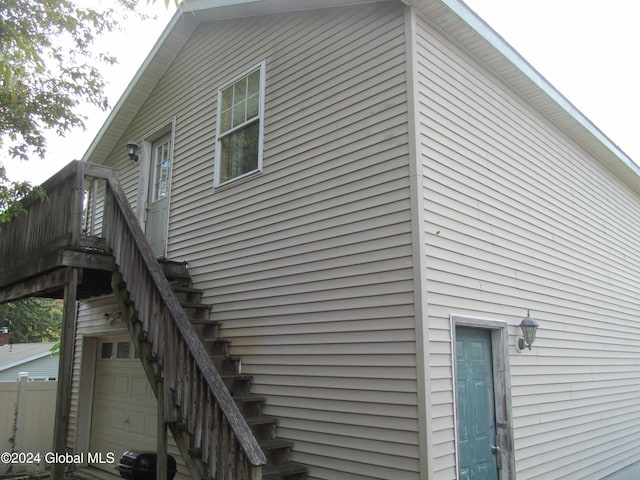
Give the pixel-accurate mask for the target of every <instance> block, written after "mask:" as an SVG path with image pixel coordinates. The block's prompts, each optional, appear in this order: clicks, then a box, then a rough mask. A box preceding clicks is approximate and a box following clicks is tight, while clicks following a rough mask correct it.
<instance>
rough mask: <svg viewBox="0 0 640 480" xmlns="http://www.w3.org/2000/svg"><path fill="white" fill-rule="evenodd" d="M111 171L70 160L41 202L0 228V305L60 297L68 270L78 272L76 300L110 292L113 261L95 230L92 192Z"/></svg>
mask: <svg viewBox="0 0 640 480" xmlns="http://www.w3.org/2000/svg"><path fill="white" fill-rule="evenodd" d="M113 175H114V173H113V171H111V170H109V169H106V168H102V167H99V166H94V165H89V164H85V163H81V162H72V163H70V164H69V165H67V167H65V168H64V169H63V170H61V171H60V172H59V173H58V174H57V175H55V176H54V177H52V178H51V179H49V180H47V182H45V183H44V184H43V185H42V187H43V188H44V190H45V192H46V194H47V200H45V201H39V200H35V201H31V202H26V205H25V208H26V210H27V213H26V214H25V215H23V216H21V217H19V218H16V219H14V220H13V221H11V222H9V223H5V224H0V303H4V302H10V301H13V300H18V299H20V298H25V297H29V296H39V297H48V298H62V296H63V292H64V285H65V284H66V283H67V281H68V275H69V273H68V272H69V271H68V267H73V268H79V269H81V270H80V280H79V281H80V283H79V286H78V299H80V300H81V299H86V298H90V297H93V296H97V295H102V294H105V293H109V292H110V291H111V274H112V272H113V266H114V264H113V258H112V256H111V255H110V254H109V252H108V251H107V250H106V247H105V242H104V240H103V239H102V236H101V234H100V230H99V219H98V218H97V217H98V213H99V208H100V207H99V205H98V204H97V202H96V200H95V199H96V195H95V194H94V192H96V191H98V190H99V189H100V182H104V181H106V179H107V178H109V177H110V176H113Z"/></svg>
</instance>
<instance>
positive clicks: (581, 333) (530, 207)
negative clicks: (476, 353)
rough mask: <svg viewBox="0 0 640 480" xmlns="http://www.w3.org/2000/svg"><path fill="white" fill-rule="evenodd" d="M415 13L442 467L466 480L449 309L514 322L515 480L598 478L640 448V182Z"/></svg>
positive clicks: (438, 462) (437, 465) (437, 462)
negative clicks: (524, 324) (458, 468)
mask: <svg viewBox="0 0 640 480" xmlns="http://www.w3.org/2000/svg"><path fill="white" fill-rule="evenodd" d="M419 25H420V28H421V32H420V36H419V42H418V43H419V47H420V51H419V53H420V56H421V58H420V63H421V68H422V71H421V76H420V92H419V97H420V102H421V103H420V112H421V114H422V137H421V140H422V149H423V150H422V159H423V169H424V170H423V172H424V181H425V189H424V206H425V217H426V224H425V233H426V236H427V259H426V262H427V268H428V292H427V299H428V303H429V325H430V333H429V335H430V349H431V357H430V365H431V378H432V384H431V385H432V400H431V401H432V407H433V415H434V430H435V431H434V432H433V438H434V444H435V446H434V452H438V453H439V455H437V456H436V458H434V470H435V472H436V475H437V478H442V479H446V478H455V470H454V463H453V460H454V443H453V442H454V436H453V428H454V426H453V417H452V412H453V410H452V409H453V406H452V398H453V397H452V382H451V354H450V352H451V349H450V331H449V328H450V326H449V315H450V314H452V313H455V314H467V315H476V316H482V317H488V318H495V319H500V320H507V321H508V322H509V323H510V324H511V325H512V327H511V328H510V334H511V335H510V345H509V348H510V353H511V355H510V359H509V361H510V367H511V386H512V392H511V394H512V402H513V423H514V435H515V449H516V451H515V458H516V470H517V475H518V478H519V479H534V478H535V479H546V478H550V477H553V478H558V479H560V478H562V479H582V478H600V477H602V476H604V475H606V474H608V473H611V472H613V471H616V470H618V469H620V468H622V467H624V466H625V465H627V464H628V463H630V462H632V461H634V460H637V458H638V457H639V456H640V442H639V440H640V438H638V433H637V432H638V431H640V429H639V428H638V427H640V405H639V404H638V402H637V398H638V395H639V394H640V380H639V379H638V376H637V365H638V360H639V359H640V353H638V352H640V350H639V347H640V324H639V323H638V313H639V312H640V298H639V297H638V293H637V285H638V281H639V280H640V278H639V277H640V275H639V273H638V272H640V269H639V267H640V253H639V252H638V249H637V238H638V232H640V202H639V198H638V195H637V193H634V192H631V191H630V190H629V189H628V188H627V187H626V186H625V185H624V184H623V182H622V181H620V180H619V179H617V178H615V177H614V176H613V175H611V174H610V172H609V171H607V170H606V169H605V168H604V167H602V166H601V165H600V164H598V163H596V161H595V160H594V159H593V158H592V157H590V156H589V155H588V153H587V152H585V151H584V150H582V149H581V148H579V147H578V146H577V145H576V144H575V143H574V142H573V141H572V140H571V139H570V138H568V137H567V136H566V135H565V134H564V133H563V132H562V131H560V130H559V129H558V128H556V127H554V126H553V125H551V124H550V123H549V121H547V120H545V119H544V118H541V116H540V115H539V114H537V112H536V111H535V110H534V109H533V108H532V107H531V106H529V105H526V104H524V103H523V102H522V101H521V100H519V98H518V97H517V96H516V95H515V94H514V92H511V91H510V90H509V89H508V88H507V87H505V86H504V85H503V84H501V83H500V82H499V81H498V80H497V79H496V78H495V77H493V76H492V75H490V74H489V73H488V72H486V71H484V70H483V69H482V68H481V67H479V66H478V65H477V64H475V63H474V62H473V61H471V60H470V59H469V57H467V56H466V55H465V54H463V53H461V52H460V51H458V50H456V49H455V48H452V46H451V44H450V43H448V41H447V40H446V39H444V38H442V37H441V36H440V35H438V34H437V33H435V32H434V30H433V28H431V27H430V26H429V24H427V23H426V22H424V21H421V22H420V23H419ZM527 308H531V313H532V316H533V317H534V318H536V319H537V320H538V322H539V324H540V328H539V331H538V340H537V341H536V344H535V345H534V347H533V350H532V351H530V352H529V351H527V352H525V353H522V354H518V353H516V351H515V348H514V342H515V335H517V334H518V329H517V324H518V323H519V321H520V319H521V318H522V317H524V316H525V315H526V309H527Z"/></svg>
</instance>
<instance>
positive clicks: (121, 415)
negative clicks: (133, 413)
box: [110, 408, 128, 432]
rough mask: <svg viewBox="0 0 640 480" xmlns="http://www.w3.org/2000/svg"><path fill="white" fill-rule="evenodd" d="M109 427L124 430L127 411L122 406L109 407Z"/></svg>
mask: <svg viewBox="0 0 640 480" xmlns="http://www.w3.org/2000/svg"><path fill="white" fill-rule="evenodd" d="M110 410H111V424H110V426H111V428H112V429H113V430H117V431H119V432H126V430H127V429H126V426H127V419H128V412H127V410H125V409H124V408H111V409H110Z"/></svg>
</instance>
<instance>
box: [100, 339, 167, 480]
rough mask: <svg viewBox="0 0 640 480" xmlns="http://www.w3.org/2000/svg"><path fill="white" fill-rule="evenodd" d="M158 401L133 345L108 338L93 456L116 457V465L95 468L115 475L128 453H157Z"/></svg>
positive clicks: (102, 346)
mask: <svg viewBox="0 0 640 480" xmlns="http://www.w3.org/2000/svg"><path fill="white" fill-rule="evenodd" d="M156 428H157V425H156V399H155V396H154V394H153V391H152V390H151V385H150V384H149V381H148V380H147V376H146V375H145V373H144V370H143V368H142V364H141V363H140V360H139V359H137V358H136V356H135V351H134V348H133V344H132V343H131V342H130V340H129V339H127V338H105V339H101V340H100V342H99V345H98V359H97V363H96V376H95V388H94V400H93V415H92V425H91V447H90V450H89V451H90V452H92V453H97V452H102V458H106V455H107V454H114V455H115V461H116V463H115V464H102V465H100V464H95V466H96V467H99V468H102V469H103V470H107V471H109V472H110V473H116V472H115V471H114V467H115V466H116V465H117V462H118V459H119V458H120V456H121V455H122V453H123V452H124V451H126V450H139V451H140V450H154V451H155V450H156Z"/></svg>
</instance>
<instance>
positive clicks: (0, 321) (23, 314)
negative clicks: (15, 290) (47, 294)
mask: <svg viewBox="0 0 640 480" xmlns="http://www.w3.org/2000/svg"><path fill="white" fill-rule="evenodd" d="M62 313H63V308H62V301H61V300H51V299H46V298H27V299H25V300H20V301H17V302H13V303H7V304H4V305H0V327H7V328H8V329H9V333H10V334H11V338H10V343H38V342H55V341H58V340H60V329H61V327H62Z"/></svg>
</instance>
